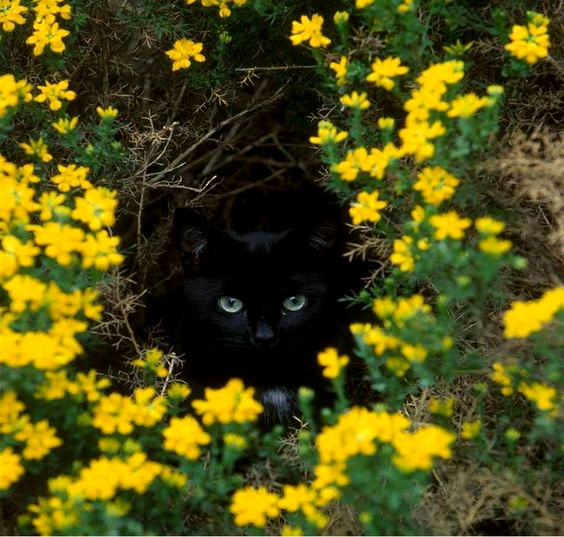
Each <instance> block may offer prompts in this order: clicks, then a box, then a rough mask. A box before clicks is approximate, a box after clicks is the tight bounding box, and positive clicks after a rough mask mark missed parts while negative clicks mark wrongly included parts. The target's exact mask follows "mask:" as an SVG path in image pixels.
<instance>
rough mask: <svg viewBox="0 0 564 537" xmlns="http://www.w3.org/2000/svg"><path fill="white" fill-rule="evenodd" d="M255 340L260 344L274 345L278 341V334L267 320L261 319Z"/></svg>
mask: <svg viewBox="0 0 564 537" xmlns="http://www.w3.org/2000/svg"><path fill="white" fill-rule="evenodd" d="M254 340H255V341H256V343H258V344H259V345H272V344H273V343H274V342H275V341H276V334H275V333H274V330H273V329H272V326H270V325H269V324H268V323H267V322H266V321H263V320H260V321H259V322H258V323H257V327H256V330H255V333H254Z"/></svg>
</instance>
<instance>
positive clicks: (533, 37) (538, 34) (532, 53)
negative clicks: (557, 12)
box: [505, 12, 550, 65]
mask: <svg viewBox="0 0 564 537" xmlns="http://www.w3.org/2000/svg"><path fill="white" fill-rule="evenodd" d="M527 15H528V19H529V22H528V23H527V26H520V25H517V24H516V25H514V26H513V28H512V30H511V34H509V39H510V40H511V41H510V42H509V43H508V44H507V45H505V50H508V51H509V52H510V53H511V54H512V55H513V56H515V57H516V58H517V59H519V60H525V61H526V62H527V63H529V64H531V65H532V64H534V63H537V62H538V61H539V60H540V59H541V58H546V56H548V48H549V47H550V38H549V36H548V23H549V22H550V20H549V19H548V17H545V16H544V15H542V14H540V13H534V12H529V13H527Z"/></svg>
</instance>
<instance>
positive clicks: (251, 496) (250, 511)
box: [229, 487, 280, 528]
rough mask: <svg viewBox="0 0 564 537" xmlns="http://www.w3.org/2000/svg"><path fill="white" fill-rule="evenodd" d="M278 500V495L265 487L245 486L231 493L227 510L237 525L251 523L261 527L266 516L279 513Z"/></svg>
mask: <svg viewBox="0 0 564 537" xmlns="http://www.w3.org/2000/svg"><path fill="white" fill-rule="evenodd" d="M278 501H279V499H278V496H277V495H276V494H273V493H272V492H268V490H266V488H265V487H259V488H258V489H255V488H253V487H245V488H242V489H239V490H237V491H236V492H235V494H233V499H232V501H231V507H230V508H229V510H230V511H231V513H233V515H234V516H235V524H237V526H246V525H248V524H253V525H254V526H258V527H259V528H263V527H264V526H265V524H266V519H267V518H275V517H277V516H278V515H279V514H280V508H279V507H278Z"/></svg>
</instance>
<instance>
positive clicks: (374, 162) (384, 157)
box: [333, 143, 401, 182]
mask: <svg viewBox="0 0 564 537" xmlns="http://www.w3.org/2000/svg"><path fill="white" fill-rule="evenodd" d="M400 156H401V154H400V151H399V150H398V148H397V147H396V146H395V145H394V144H392V143H389V144H387V145H386V146H384V149H378V148H376V147H373V148H371V149H370V151H368V150H367V149H366V148H365V147H359V148H356V149H352V150H349V151H348V152H347V156H346V158H345V160H343V161H341V162H339V163H337V164H334V165H333V170H334V171H336V172H337V173H338V174H339V176H340V177H341V179H342V180H343V181H347V182H350V181H354V180H355V179H356V178H357V177H358V175H359V173H361V172H363V173H367V174H368V175H369V176H370V177H375V178H376V179H382V178H383V177H384V174H385V173H386V168H387V167H388V165H389V163H390V162H391V161H392V160H394V159H397V158H399V157H400Z"/></svg>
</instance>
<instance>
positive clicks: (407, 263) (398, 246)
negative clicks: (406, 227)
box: [390, 235, 415, 272]
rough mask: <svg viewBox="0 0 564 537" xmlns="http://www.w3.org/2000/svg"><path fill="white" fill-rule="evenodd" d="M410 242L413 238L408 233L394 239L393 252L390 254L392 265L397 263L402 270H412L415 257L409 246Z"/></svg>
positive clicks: (411, 242)
mask: <svg viewBox="0 0 564 537" xmlns="http://www.w3.org/2000/svg"><path fill="white" fill-rule="evenodd" d="M412 244H413V238H411V237H410V236H409V235H404V236H403V237H401V239H396V240H394V252H393V253H392V255H391V256H390V262H391V263H392V264H393V265H398V266H399V268H400V270H401V271H403V272H413V269H414V268H415V259H414V257H413V253H412V252H411V248H410V246H411V245H412Z"/></svg>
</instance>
